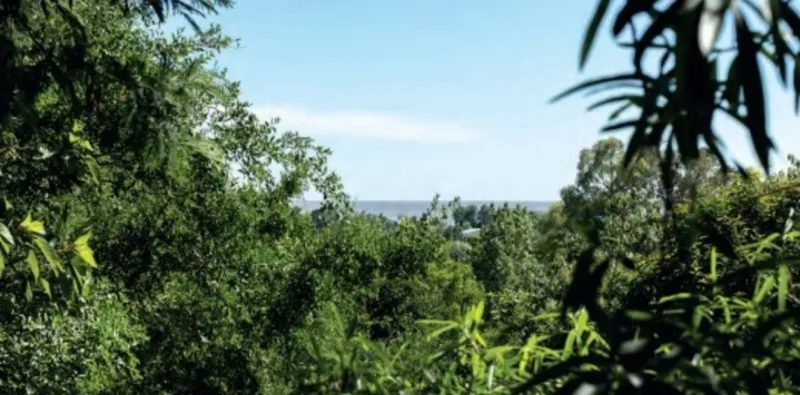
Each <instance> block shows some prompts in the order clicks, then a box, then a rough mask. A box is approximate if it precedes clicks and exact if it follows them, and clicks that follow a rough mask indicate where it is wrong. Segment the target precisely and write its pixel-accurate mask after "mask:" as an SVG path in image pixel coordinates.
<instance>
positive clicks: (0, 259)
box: [0, 252, 6, 275]
mask: <svg viewBox="0 0 800 395" xmlns="http://www.w3.org/2000/svg"><path fill="white" fill-rule="evenodd" d="M5 270H6V254H4V253H2V252H0V275H2V274H3V271H5Z"/></svg>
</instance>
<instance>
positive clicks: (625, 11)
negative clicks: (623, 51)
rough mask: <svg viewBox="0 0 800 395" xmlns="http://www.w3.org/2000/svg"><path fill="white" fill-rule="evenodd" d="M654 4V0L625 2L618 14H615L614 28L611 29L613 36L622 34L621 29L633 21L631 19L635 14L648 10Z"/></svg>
mask: <svg viewBox="0 0 800 395" xmlns="http://www.w3.org/2000/svg"><path fill="white" fill-rule="evenodd" d="M653 4H655V0H639V1H627V2H625V5H624V6H623V7H622V10H620V12H619V13H617V18H616V19H615V20H614V26H613V28H612V32H613V33H614V36H619V34H620V33H622V29H624V28H625V25H627V24H628V23H630V22H631V20H633V17H634V16H636V14H638V13H641V12H644V11H647V10H648V9H650V8H652V7H653Z"/></svg>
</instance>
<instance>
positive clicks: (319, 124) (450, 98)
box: [214, 0, 800, 200]
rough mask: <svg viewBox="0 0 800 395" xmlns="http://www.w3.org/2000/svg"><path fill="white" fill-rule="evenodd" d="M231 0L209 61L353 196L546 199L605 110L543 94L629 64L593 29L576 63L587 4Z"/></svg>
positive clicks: (776, 106)
mask: <svg viewBox="0 0 800 395" xmlns="http://www.w3.org/2000/svg"><path fill="white" fill-rule="evenodd" d="M238 3H239V4H238V5H237V6H236V7H235V9H233V10H230V11H225V12H223V13H222V14H221V15H220V16H219V17H216V18H214V21H216V22H219V23H221V24H222V25H223V26H224V28H225V30H226V32H227V33H228V34H230V35H232V36H234V37H237V38H239V39H241V43H242V48H240V49H237V50H232V51H229V52H227V53H225V54H223V56H222V57H221V63H222V65H224V66H225V67H227V68H228V69H229V73H230V76H231V77H232V78H234V79H236V80H240V81H241V82H242V87H243V92H244V96H245V99H246V100H248V101H249V102H251V103H253V109H254V110H255V111H256V112H257V113H258V114H259V115H261V116H263V117H264V118H265V119H269V118H272V117H280V118H281V119H282V123H281V125H282V128H285V129H292V130H297V131H299V132H301V133H303V134H306V135H310V136H313V137H314V138H315V139H317V140H318V141H319V142H320V143H322V144H325V145H327V146H329V147H331V148H332V149H333V151H334V154H333V157H332V159H331V162H332V163H331V164H332V167H333V168H334V169H335V170H336V171H337V172H338V173H339V174H340V175H341V176H342V178H343V180H344V183H345V187H346V189H347V191H348V192H349V193H350V194H351V195H352V196H353V197H356V198H358V199H360V200H368V199H391V200H403V199H409V200H427V199H430V198H431V197H433V195H434V194H435V193H440V194H441V195H442V196H443V197H444V198H451V197H453V196H461V197H462V198H464V199H467V200H553V199H556V198H557V197H558V191H559V189H560V188H561V187H563V186H564V185H566V184H569V183H570V182H571V181H572V180H573V178H574V171H575V165H576V163H577V158H578V151H579V150H580V149H581V148H584V147H587V146H589V145H591V144H592V143H593V142H594V141H595V140H597V139H598V138H600V134H599V132H598V129H599V127H600V125H601V124H602V122H603V120H604V118H605V114H604V113H602V112H598V113H586V112H585V108H586V106H587V104H588V103H587V102H586V101H584V100H582V99H581V98H579V97H576V98H574V99H570V100H567V101H564V102H561V103H557V104H547V101H548V100H549V98H550V97H552V96H553V95H555V94H557V93H558V92H559V91H560V90H563V89H564V88H566V87H568V86H570V85H571V84H573V83H576V82H578V81H580V80H581V79H583V78H587V77H591V76H595V75H598V74H602V73H607V72H614V71H618V70H622V69H625V68H627V66H628V64H630V57H629V56H628V55H627V54H625V53H621V52H619V51H618V50H616V49H614V48H613V46H612V44H611V40H610V36H609V35H608V30H609V29H608V27H607V26H604V27H602V28H601V29H602V32H603V33H604V35H603V36H602V37H601V41H600V42H599V43H598V45H597V46H596V47H595V51H594V56H593V57H592V60H591V62H590V63H589V65H588V67H587V68H586V69H585V70H584V73H583V74H579V73H578V70H577V54H578V46H579V43H580V40H581V37H582V35H583V30H584V28H585V25H586V21H587V18H588V17H589V16H590V14H591V13H592V11H593V10H592V7H593V6H594V4H595V1H530V0H501V1H497V2H487V1H479V0H458V1H430V0H403V1H387V0H380V1H375V0H336V1H329V0H239V1H238ZM769 76H770V77H772V75H771V74H769ZM768 89H769V90H770V91H772V92H777V91H778V89H779V88H778V87H777V85H776V84H772V85H771V86H769V87H768ZM771 99H772V102H771V103H770V104H771V107H772V112H771V127H772V128H771V129H772V131H773V133H774V135H775V137H776V140H777V142H778V143H779V145H780V148H782V149H783V151H784V152H789V151H791V149H792V147H795V148H794V150H795V152H797V150H798V149H800V148H797V147H800V131H798V130H796V129H797V126H800V123H799V122H798V120H797V119H796V118H795V116H794V113H793V111H792V105H793V103H792V99H791V97H790V96H788V95H786V94H777V95H772V96H771ZM720 128H721V129H723V135H724V136H725V138H726V141H727V145H728V148H729V151H730V152H731V153H732V154H733V155H735V156H736V157H737V158H739V159H741V160H742V161H743V162H745V163H748V164H749V163H755V162H754V161H753V155H752V153H751V151H750V148H749V146H748V145H747V144H746V139H745V134H744V131H742V130H741V129H739V128H737V127H733V126H731V125H730V124H724V123H723V124H720ZM619 137H621V138H624V137H625V135H620V136H619Z"/></svg>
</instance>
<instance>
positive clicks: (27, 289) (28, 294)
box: [25, 281, 33, 302]
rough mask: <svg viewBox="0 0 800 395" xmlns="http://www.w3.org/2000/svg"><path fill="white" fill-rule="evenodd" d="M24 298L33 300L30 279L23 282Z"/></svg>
mask: <svg viewBox="0 0 800 395" xmlns="http://www.w3.org/2000/svg"><path fill="white" fill-rule="evenodd" d="M25 300H27V301H28V302H30V301H32V300H33V288H32V287H31V282H30V281H26V282H25Z"/></svg>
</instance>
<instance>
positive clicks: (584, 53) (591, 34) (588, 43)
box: [579, 0, 611, 69]
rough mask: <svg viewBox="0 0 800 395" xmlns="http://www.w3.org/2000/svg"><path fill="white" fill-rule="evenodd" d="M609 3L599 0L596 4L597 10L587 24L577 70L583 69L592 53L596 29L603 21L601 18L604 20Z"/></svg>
mask: <svg viewBox="0 0 800 395" xmlns="http://www.w3.org/2000/svg"><path fill="white" fill-rule="evenodd" d="M610 3H611V0H600V2H599V3H598V4H597V9H596V10H595V12H594V16H592V20H591V22H589V27H588V28H587V29H586V34H585V35H584V37H583V45H582V46H581V55H580V61H579V69H583V66H585V65H586V61H587V60H588V59H589V54H590V53H591V51H592V46H593V45H594V41H595V37H596V36H597V29H598V28H599V27H600V23H601V22H602V21H603V18H605V16H606V12H608V5H609V4H610Z"/></svg>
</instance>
